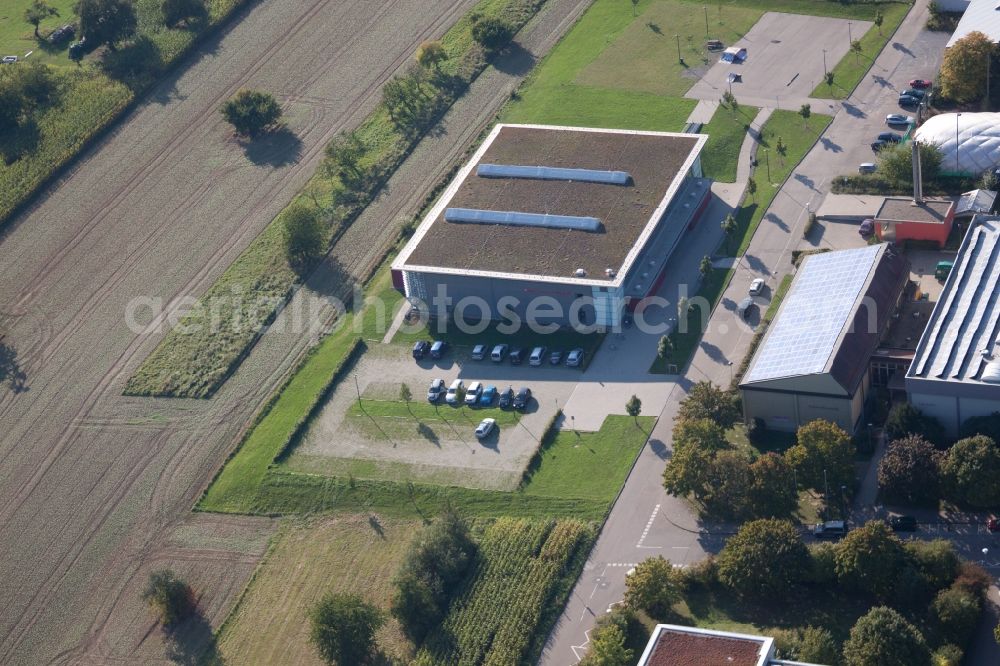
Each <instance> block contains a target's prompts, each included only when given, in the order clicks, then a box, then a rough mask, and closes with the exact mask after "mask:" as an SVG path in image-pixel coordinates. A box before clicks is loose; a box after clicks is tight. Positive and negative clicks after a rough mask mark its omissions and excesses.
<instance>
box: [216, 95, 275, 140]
mask: <svg viewBox="0 0 1000 666" xmlns="http://www.w3.org/2000/svg"><path fill="white" fill-rule="evenodd" d="M221 111H222V116H223V117H224V118H225V119H226V121H227V122H228V123H229V124H230V125H232V126H233V129H235V130H236V133H237V134H239V135H241V136H248V137H254V136H257V135H258V134H260V133H261V132H263V131H265V130H267V129H269V128H271V127H273V126H274V125H275V124H276V123H277V122H278V121H279V120H280V119H281V107H280V106H279V105H278V101H277V100H276V99H274V96H273V95H271V94H270V93H266V92H261V91H259V90H241V91H239V92H238V93H236V95H234V96H233V97H232V99H230V100H229V101H228V102H226V103H225V104H223V105H222V109H221Z"/></svg>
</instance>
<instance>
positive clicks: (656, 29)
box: [646, 21, 663, 37]
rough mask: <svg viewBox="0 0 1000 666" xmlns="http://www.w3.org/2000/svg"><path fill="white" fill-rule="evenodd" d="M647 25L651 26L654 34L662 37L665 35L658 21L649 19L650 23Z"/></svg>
mask: <svg viewBox="0 0 1000 666" xmlns="http://www.w3.org/2000/svg"><path fill="white" fill-rule="evenodd" d="M646 27H647V28H649V29H650V30H652V31H653V33H654V34H657V35H659V36H660V37H662V36H663V30H661V29H660V26H659V25H657V24H656V23H653V22H652V21H649V22H648V23H646Z"/></svg>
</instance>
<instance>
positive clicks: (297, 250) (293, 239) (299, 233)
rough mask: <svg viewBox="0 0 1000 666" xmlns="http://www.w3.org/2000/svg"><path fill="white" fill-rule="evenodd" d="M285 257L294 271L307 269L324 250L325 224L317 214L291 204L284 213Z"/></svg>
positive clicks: (312, 210)
mask: <svg viewBox="0 0 1000 666" xmlns="http://www.w3.org/2000/svg"><path fill="white" fill-rule="evenodd" d="M283 224H284V232H285V256H286V257H287V258H288V263H289V264H291V266H292V268H294V269H295V270H302V269H305V268H308V267H309V266H311V265H312V263H313V262H314V261H315V260H316V259H318V258H319V257H321V256H323V251H324V250H325V249H326V231H325V228H324V227H325V224H324V222H323V220H322V218H321V217H320V215H319V212H318V211H317V210H316V209H314V208H310V207H309V206H306V205H305V204H302V203H293V204H292V205H291V206H289V207H288V209H287V210H285V212H284V216H283Z"/></svg>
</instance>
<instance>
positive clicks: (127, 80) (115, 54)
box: [101, 35, 164, 92]
mask: <svg viewBox="0 0 1000 666" xmlns="http://www.w3.org/2000/svg"><path fill="white" fill-rule="evenodd" d="M101 66H102V68H103V69H104V72H105V73H106V74H107V75H108V76H110V77H111V78H113V79H117V80H119V81H121V82H122V83H124V84H125V85H127V86H128V87H129V88H131V89H132V91H133V92H138V91H140V90H142V89H144V88H145V87H146V86H148V85H149V84H150V83H151V82H152V81H153V80H154V79H155V78H156V77H157V76H159V75H160V74H161V73H162V72H163V70H164V63H163V55H162V54H161V53H160V47H159V46H157V45H156V42H154V41H153V40H152V39H150V38H149V36H147V35H141V36H139V37H138V38H137V39H136V40H135V41H134V42H132V43H130V44H129V45H128V46H125V47H123V48H121V49H119V50H117V51H106V52H105V53H104V55H103V56H102V58H101Z"/></svg>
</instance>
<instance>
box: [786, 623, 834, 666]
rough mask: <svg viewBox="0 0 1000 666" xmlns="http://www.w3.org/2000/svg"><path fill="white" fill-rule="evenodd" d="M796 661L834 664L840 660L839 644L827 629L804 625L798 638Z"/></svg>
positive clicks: (831, 665) (829, 665)
mask: <svg viewBox="0 0 1000 666" xmlns="http://www.w3.org/2000/svg"><path fill="white" fill-rule="evenodd" d="M795 658H796V659H797V660H798V661H805V662H808V663H812V664H827V666H835V665H836V664H837V663H838V662H839V661H840V645H839V644H838V643H837V640H836V639H835V638H834V637H833V634H831V633H830V632H829V631H828V630H827V629H822V628H820V627H806V628H805V629H803V630H802V636H801V637H800V638H799V645H798V651H797V653H796V655H795Z"/></svg>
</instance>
